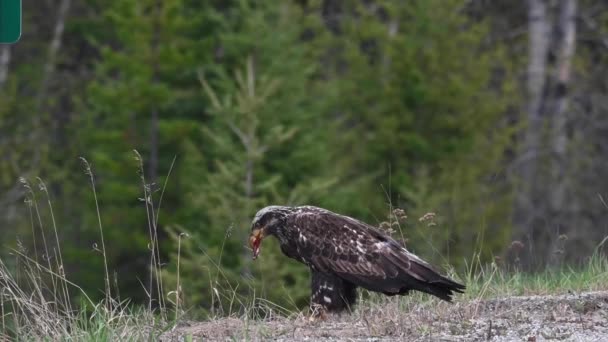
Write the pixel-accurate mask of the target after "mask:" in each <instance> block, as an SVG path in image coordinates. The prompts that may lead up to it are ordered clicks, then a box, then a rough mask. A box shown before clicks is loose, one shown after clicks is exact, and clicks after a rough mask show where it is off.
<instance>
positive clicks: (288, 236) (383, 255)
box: [249, 206, 465, 312]
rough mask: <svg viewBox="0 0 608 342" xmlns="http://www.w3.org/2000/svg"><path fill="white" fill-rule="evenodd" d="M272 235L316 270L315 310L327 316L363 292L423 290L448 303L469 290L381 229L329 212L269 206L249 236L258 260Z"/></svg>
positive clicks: (288, 252) (287, 251)
mask: <svg viewBox="0 0 608 342" xmlns="http://www.w3.org/2000/svg"><path fill="white" fill-rule="evenodd" d="M269 235H272V236H275V237H276V238H277V239H278V240H279V244H280V247H281V251H282V252H283V253H284V254H285V255H286V256H288V257H290V258H292V259H295V260H298V261H300V262H302V263H304V264H305V265H307V266H308V267H309V268H310V271H311V273H312V277H311V278H312V279H311V287H312V289H311V290H312V293H311V305H312V306H317V307H320V308H321V309H322V310H323V311H325V312H339V311H342V310H345V309H348V308H350V307H351V306H352V305H354V304H355V301H356V298H357V293H356V290H357V287H362V288H365V289H368V290H370V291H376V292H381V293H383V294H385V295H389V296H394V295H405V294H408V292H409V291H410V290H417V291H422V292H425V293H428V294H431V295H434V296H437V297H439V298H441V299H443V300H446V301H451V300H452V295H453V293H454V292H458V293H462V292H463V291H464V289H465V286H464V285H461V284H459V283H456V282H454V281H452V280H450V279H448V278H446V277H444V276H442V275H440V274H439V273H437V272H436V271H434V270H433V269H432V267H431V265H429V264H428V263H427V262H425V261H423V260H422V259H420V258H419V257H417V256H416V255H414V254H412V253H410V252H409V251H408V250H407V249H405V247H404V246H402V245H401V244H400V243H398V242H397V241H395V240H394V239H392V238H391V237H390V236H388V235H386V234H384V233H382V232H381V231H379V230H378V229H376V228H375V227H372V226H371V225H368V224H366V223H364V222H361V221H359V220H356V219H353V218H351V217H348V216H343V215H339V214H336V213H333V212H331V211H329V210H325V209H321V208H317V207H312V206H302V207H284V206H269V207H266V208H263V209H262V210H260V211H258V212H257V214H256V215H255V217H254V219H253V222H252V224H251V235H250V236H249V245H250V247H251V249H252V251H253V259H256V258H257V257H258V256H259V254H260V244H261V242H262V239H264V238H265V237H266V236H269Z"/></svg>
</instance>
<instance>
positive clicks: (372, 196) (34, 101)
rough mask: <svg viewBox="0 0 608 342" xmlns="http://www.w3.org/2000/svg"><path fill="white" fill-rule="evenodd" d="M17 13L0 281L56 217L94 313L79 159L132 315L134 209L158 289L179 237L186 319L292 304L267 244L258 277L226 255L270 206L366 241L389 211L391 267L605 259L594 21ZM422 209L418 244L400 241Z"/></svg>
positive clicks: (607, 10)
mask: <svg viewBox="0 0 608 342" xmlns="http://www.w3.org/2000/svg"><path fill="white" fill-rule="evenodd" d="M23 6H24V8H23V13H24V22H23V28H24V32H23V35H22V37H21V41H20V42H19V43H18V44H15V45H2V46H0V156H1V157H0V222H1V227H2V228H1V230H0V245H1V246H2V249H1V252H0V257H1V258H2V259H3V260H4V261H5V263H7V264H9V265H15V263H16V259H15V257H14V256H13V255H12V254H11V248H19V249H21V250H22V251H27V253H28V254H29V255H32V256H33V255H36V257H37V258H40V259H43V258H47V257H48V255H45V253H48V254H51V255H55V253H54V252H49V251H54V250H55V248H56V246H55V244H54V243H53V241H54V239H51V238H48V237H50V236H52V235H51V234H52V233H51V232H50V231H49V229H51V228H50V227H51V226H52V222H53V220H54V221H55V222H56V224H57V227H58V232H59V240H60V241H61V249H62V252H63V261H64V262H65V265H66V267H65V273H66V274H67V276H68V277H69V278H70V279H72V280H73V281H74V282H75V283H78V284H80V285H81V286H82V287H83V288H84V289H85V290H86V291H87V292H88V293H89V294H90V295H91V296H93V297H95V296H97V297H100V298H101V297H103V290H104V271H103V268H104V266H103V263H104V262H103V257H102V256H101V255H100V253H99V252H98V251H97V250H98V249H99V247H98V246H99V244H100V232H99V223H98V218H97V213H96V208H95V199H94V194H93V191H92V189H91V186H90V180H89V176H88V175H87V174H86V173H85V168H84V167H83V163H82V161H81V160H80V159H79V157H84V158H86V159H87V160H88V161H89V162H90V163H91V164H92V171H93V174H94V177H95V182H96V187H97V196H98V204H99V207H100V212H101V219H102V223H103V229H104V236H105V246H106V250H107V264H108V268H109V271H110V273H111V274H112V284H114V285H112V287H113V292H114V293H116V294H119V295H120V296H121V297H123V298H127V297H128V298H132V299H133V300H134V301H135V302H136V303H146V302H147V301H148V297H147V295H146V291H144V289H143V288H147V285H145V284H147V279H148V278H149V272H150V250H149V244H150V242H149V228H150V226H149V222H150V219H149V215H150V210H149V209H150V208H149V206H146V201H145V200H142V198H147V197H150V198H149V200H150V201H149V202H153V203H154V204H153V205H154V208H155V209H156V208H158V207H160V209H159V212H158V217H156V216H155V217H153V219H152V222H156V220H158V225H157V227H158V235H159V243H160V254H161V261H162V264H163V275H164V276H163V279H165V281H166V284H167V288H175V287H174V286H175V281H176V280H175V278H176V260H177V249H178V248H177V247H178V246H177V242H178V240H181V266H180V274H181V284H182V288H183V294H182V295H183V297H184V299H185V301H186V303H187V306H188V307H194V308H202V309H204V310H207V309H212V308H213V306H214V305H217V304H216V303H214V293H216V294H215V295H217V292H216V290H217V291H220V290H223V289H231V290H232V291H234V292H237V293H239V294H243V295H251V294H252V293H255V294H256V295H257V296H262V297H265V298H267V299H269V300H272V301H274V302H276V303H279V304H281V305H284V306H290V305H291V306H303V305H305V304H306V302H307V294H308V274H307V270H306V269H305V268H304V267H303V266H301V265H298V264H297V263H295V262H292V261H289V260H287V258H285V257H283V256H280V255H279V253H280V252H279V251H278V249H277V248H276V247H277V246H276V243H272V242H267V243H265V244H264V250H263V251H262V255H261V258H260V259H259V260H257V261H256V262H255V263H254V262H252V261H251V260H250V258H251V257H250V252H249V251H248V250H247V248H246V247H245V244H246V236H247V234H248V233H249V224H250V220H251V218H252V216H253V214H254V213H255V212H256V211H257V210H258V209H259V208H261V207H263V206H265V205H269V204H292V205H298V204H312V205H318V206H322V207H325V208H328V209H331V210H334V211H337V212H340V213H343V214H347V215H351V216H354V217H357V218H360V219H362V220H365V221H367V222H369V223H371V224H375V225H379V224H380V223H381V222H383V221H389V222H391V221H392V219H391V217H390V214H391V210H392V208H395V207H398V208H403V209H404V210H405V212H406V214H407V215H408V216H409V218H408V220H407V221H406V222H405V223H402V224H401V225H400V226H398V227H396V228H397V229H400V230H401V232H402V233H403V234H404V235H405V236H406V238H407V239H408V242H407V243H408V247H409V248H410V249H411V250H412V251H414V252H416V253H418V254H420V255H422V256H423V257H425V258H428V259H430V260H432V261H433V262H435V263H437V264H438V265H443V266H445V265H448V264H449V265H451V266H453V267H455V269H456V270H457V271H459V270H460V271H462V270H463V268H464V267H466V261H467V260H469V261H470V260H472V258H474V257H475V258H476V257H479V258H480V260H481V261H482V263H491V262H494V261H496V262H499V263H500V264H503V265H505V267H512V268H513V269H520V270H524V271H527V272H534V271H538V270H543V269H546V268H547V267H560V266H563V265H572V266H576V265H580V264H582V263H584V262H585V261H586V260H587V258H588V257H589V256H590V255H592V254H593V253H594V252H596V251H597V250H599V251H600V252H602V253H605V252H606V247H605V244H604V245H601V244H600V243H601V242H602V239H603V238H604V237H606V236H608V205H607V204H606V201H608V178H605V177H606V175H608V158H607V157H608V116H607V115H606V114H607V113H608V2H606V1H597V0H595V1H592V0H527V1H511V0H493V1H488V0H409V1H398V0H394V1H383V0H316V1H315V0H292V1H279V0H269V1H253V0H217V1H199V0H140V1H132V0H104V1H100V0H86V1H72V0H46V1H24V3H23ZM134 149H136V150H137V151H139V153H141V156H142V160H143V171H144V172H143V173H142V172H140V170H139V161H138V160H136V158H135V154H134V152H133V150H134ZM174 158H175V162H173V160H174ZM141 176H144V177H145V180H144V183H145V184H146V186H145V187H144V186H142V181H141V179H140V177H141ZM20 177H23V179H24V180H26V181H27V182H29V184H30V185H31V188H32V191H31V192H30V191H28V189H27V188H25V187H24V184H23V182H21V181H20ZM36 177H40V178H41V179H42V180H43V181H44V182H45V184H46V190H48V193H49V197H50V200H51V201H52V206H53V211H52V213H53V214H54V216H51V211H50V210H49V207H48V205H47V203H46V195H45V194H44V193H43V192H41V191H40V190H39V188H38V185H37V184H38V180H37V179H36ZM163 188H164V193H163V198H162V203H159V201H160V197H161V196H160V195H161V192H163V191H162V190H163ZM144 192H150V193H151V196H148V195H144ZM35 205H37V206H38V209H39V213H40V215H41V217H40V220H38V218H37V217H36V211H35V210H32V208H34V209H35ZM146 209H148V210H146ZM427 212H434V213H436V217H435V221H434V222H433V223H434V224H435V225H429V224H426V223H420V222H419V221H418V218H419V217H421V216H422V215H424V214H425V213H427ZM32 222H34V223H32ZM40 223H42V224H40ZM45 230H46V234H47V235H48V236H47V240H48V241H47V242H48V245H49V246H50V247H49V248H48V249H47V251H46V252H45V251H44V250H43V247H42V242H41V239H42V238H44V236H43V235H42V234H43V233H44V232H45ZM182 233H187V234H188V236H186V235H184V234H182ZM180 236H181V238H180ZM218 289H219V290H218ZM165 294H166V293H165ZM152 295H153V296H156V295H154V294H152Z"/></svg>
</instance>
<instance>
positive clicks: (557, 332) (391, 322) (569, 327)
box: [161, 291, 608, 342]
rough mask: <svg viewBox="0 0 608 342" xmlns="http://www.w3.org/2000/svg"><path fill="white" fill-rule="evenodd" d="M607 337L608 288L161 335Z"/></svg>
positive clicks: (224, 323) (183, 328) (382, 307)
mask: <svg viewBox="0 0 608 342" xmlns="http://www.w3.org/2000/svg"><path fill="white" fill-rule="evenodd" d="M190 339H192V340H193V341H226V340H229V341H234V340H237V341H241V340H247V341H532V342H536V341H539V342H540V341H608V291H600V292H587V293H580V294H574V293H569V294H564V295H545V296H525V297H524V296H522V297H506V298H497V299H490V300H475V301H469V302H458V303H455V304H447V303H443V302H437V301H429V302H426V303H424V304H420V305H411V306H409V307H407V308H403V306H402V305H399V302H398V300H387V301H386V302H385V303H382V304H377V303H376V304H368V305H366V304H363V305H361V307H360V308H359V309H357V310H356V311H355V312H353V313H352V314H343V315H340V316H330V317H329V318H328V319H327V320H325V321H322V322H310V321H309V320H308V319H307V318H306V317H304V316H299V317H296V318H293V319H287V318H277V319H272V320H266V321H252V320H243V319H237V318H224V319H220V320H215V321H208V322H184V323H181V325H179V326H177V327H176V328H175V329H173V330H172V331H169V332H167V333H165V334H164V335H163V336H161V340H162V341H188V340H190Z"/></svg>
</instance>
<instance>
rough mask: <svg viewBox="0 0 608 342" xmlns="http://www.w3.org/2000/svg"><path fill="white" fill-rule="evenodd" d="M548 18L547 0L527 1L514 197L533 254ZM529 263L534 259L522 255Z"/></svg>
mask: <svg viewBox="0 0 608 342" xmlns="http://www.w3.org/2000/svg"><path fill="white" fill-rule="evenodd" d="M549 27H550V25H549V18H548V16H547V6H546V4H545V2H544V0H529V1H528V30H529V33H528V36H529V37H528V59H529V60H528V75H527V76H528V77H527V91H528V105H527V111H526V117H525V119H524V121H525V122H526V123H527V126H526V129H525V131H524V133H523V136H522V145H521V148H520V155H521V157H520V158H521V159H522V160H523V161H522V163H521V179H520V187H519V191H518V193H517V196H516V198H515V200H516V203H515V214H514V224H515V229H516V231H515V238H516V239H523V240H526V241H524V243H525V244H526V245H527V247H528V248H527V251H528V255H529V256H531V255H532V250H531V248H532V243H533V242H532V238H531V229H532V225H533V224H534V213H535V212H537V211H538V209H537V208H535V205H536V203H537V202H536V200H535V198H536V197H537V194H536V193H537V186H536V183H537V182H536V181H537V173H538V164H539V163H538V158H539V155H540V146H541V140H542V109H543V103H544V99H545V83H546V75H547V55H548V52H549ZM522 259H523V260H522V261H523V262H524V263H526V264H528V265H524V266H525V267H527V266H529V264H530V262H531V260H529V257H528V258H525V257H522Z"/></svg>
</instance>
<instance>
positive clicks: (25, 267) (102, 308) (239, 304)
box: [0, 154, 608, 341]
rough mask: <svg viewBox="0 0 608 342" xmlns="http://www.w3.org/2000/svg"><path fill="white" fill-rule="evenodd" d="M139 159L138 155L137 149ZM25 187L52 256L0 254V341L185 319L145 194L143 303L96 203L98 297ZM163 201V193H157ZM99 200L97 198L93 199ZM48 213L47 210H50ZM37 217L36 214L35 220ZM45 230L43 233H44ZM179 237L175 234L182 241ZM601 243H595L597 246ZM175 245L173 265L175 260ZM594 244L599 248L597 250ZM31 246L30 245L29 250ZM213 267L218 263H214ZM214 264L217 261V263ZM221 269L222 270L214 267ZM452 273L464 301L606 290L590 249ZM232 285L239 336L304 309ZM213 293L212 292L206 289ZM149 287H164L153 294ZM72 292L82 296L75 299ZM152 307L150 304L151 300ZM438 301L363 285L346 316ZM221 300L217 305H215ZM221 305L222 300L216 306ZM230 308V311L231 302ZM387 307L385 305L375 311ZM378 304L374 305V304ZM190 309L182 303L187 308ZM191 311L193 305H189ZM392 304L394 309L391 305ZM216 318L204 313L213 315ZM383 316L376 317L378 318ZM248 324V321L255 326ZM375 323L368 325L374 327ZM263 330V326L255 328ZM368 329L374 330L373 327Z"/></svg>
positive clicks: (142, 335)
mask: <svg viewBox="0 0 608 342" xmlns="http://www.w3.org/2000/svg"><path fill="white" fill-rule="evenodd" d="M137 157H138V158H139V159H138V160H141V159H140V157H139V155H138V154H137ZM84 163H85V171H86V173H87V175H89V176H90V181H91V182H90V183H91V187H92V191H93V194H96V190H95V179H94V176H93V172H92V170H91V168H90V165H89V164H88V163H87V162H86V160H84ZM140 172H141V175H142V178H141V181H142V186H143V191H144V193H145V194H144V195H145V198H151V195H150V194H149V193H148V192H147V191H149V190H148V188H147V187H146V184H145V182H146V181H145V177H144V176H143V167H142V169H141V170H140ZM22 183H23V185H24V187H25V189H26V190H27V193H28V197H27V200H26V203H28V205H29V208H30V210H31V214H32V215H31V217H32V232H33V233H34V231H35V229H36V227H39V229H40V231H39V233H38V234H37V235H36V234H35V236H39V237H41V238H42V239H43V241H42V245H43V246H44V251H43V252H44V253H45V254H47V255H49V251H51V250H53V251H55V252H54V253H55V255H54V256H55V257H54V258H52V260H53V261H52V262H51V261H50V259H49V258H46V259H45V258H42V257H41V256H39V255H37V254H36V253H34V255H31V253H28V252H27V251H26V250H25V249H23V248H22V249H19V250H14V251H11V252H12V253H11V254H12V255H14V256H15V260H16V262H15V264H14V266H11V267H9V266H7V265H6V263H5V262H4V261H3V260H2V259H0V341H3V340H43V341H72V340H77V341H106V340H125V341H129V340H134V341H135V340H137V341H139V340H155V339H157V338H158V337H159V336H160V335H161V334H163V333H164V332H166V331H168V330H170V329H172V328H173V327H174V326H175V325H176V324H177V323H179V321H180V320H181V319H182V318H183V317H184V312H185V311H184V304H183V303H182V302H181V298H182V294H181V286H180V279H179V267H178V272H177V277H178V278H177V282H176V283H177V288H176V289H164V288H163V283H162V278H161V277H160V267H161V265H160V262H159V260H158V255H159V254H160V251H159V249H158V248H159V247H158V241H157V238H156V236H157V229H156V218H157V210H158V207H155V205H154V203H153V202H152V200H151V199H150V201H149V202H150V203H147V208H146V210H147V211H148V214H149V215H148V217H149V222H148V224H149V228H150V245H151V246H153V248H152V249H151V255H150V269H152V270H153V272H151V273H152V278H151V279H150V280H149V282H148V283H147V284H143V286H142V287H143V288H142V290H143V291H145V292H146V294H147V296H148V298H149V302H148V303H147V305H146V304H143V305H139V306H135V305H131V304H130V303H129V302H127V301H122V302H120V301H118V300H117V299H115V298H114V297H113V296H112V292H111V286H110V280H109V279H110V276H109V269H110V268H109V265H107V262H106V258H105V243H106V242H108V241H105V240H104V233H103V225H102V218H101V216H100V215H99V207H98V206H96V210H97V213H98V222H99V233H100V238H101V240H100V241H101V245H100V250H99V252H100V253H101V254H102V256H103V257H104V269H103V271H104V275H105V277H104V283H105V284H103V287H104V288H105V296H104V298H103V299H102V300H101V301H99V302H93V301H92V300H91V299H90V298H89V296H88V295H87V293H85V292H84V291H83V290H82V289H81V288H80V287H79V286H78V284H75V283H73V282H71V281H70V280H69V279H68V278H67V277H66V275H65V273H64V272H63V269H64V266H63V261H62V257H61V249H60V245H59V239H58V232H57V226H56V223H55V221H54V218H53V219H52V222H51V224H50V226H48V227H45V225H44V224H43V223H44V222H42V220H41V219H40V215H39V202H41V203H44V205H46V206H48V208H49V211H50V212H51V213H52V210H53V208H52V203H51V201H50V197H49V196H48V193H47V192H46V186H45V185H44V183H43V182H42V181H41V180H40V179H38V188H39V189H40V190H41V192H42V193H43V195H45V196H46V198H45V199H44V200H41V199H39V198H37V197H36V193H35V192H34V191H33V190H32V187H31V186H30V184H29V183H28V182H27V181H25V180H23V181H22ZM161 199H162V196H161ZM95 203H96V205H97V200H96V198H95ZM51 217H53V216H51ZM36 218H37V219H38V221H37V222H35V221H36ZM45 230H46V234H45ZM180 241H181V240H180ZM49 242H54V245H55V246H57V248H49V246H50V244H49ZM600 245H601V244H600ZM179 248H180V246H177V249H178V263H179ZM598 249H599V248H598ZM34 252H36V251H34ZM217 265H219V263H217ZM217 267H219V266H217ZM216 273H217V274H218V275H221V274H223V273H224V272H222V270H221V269H218V270H217V272H216ZM450 273H451V274H450V276H451V277H452V278H454V279H457V280H459V281H461V282H463V283H465V284H466V286H467V290H466V292H465V293H464V294H462V295H457V296H455V298H454V299H455V302H457V303H468V302H472V301H475V300H483V299H489V298H497V297H510V296H520V295H532V294H536V295H551V294H563V293H569V292H574V293H579V292H586V291H598V290H608V259H606V256H603V255H600V254H594V255H593V256H592V257H591V258H590V259H589V260H588V262H587V263H586V264H585V265H583V266H581V267H578V268H572V267H566V266H564V267H561V268H553V269H547V270H546V271H544V272H538V273H523V272H518V271H509V270H507V269H506V268H504V267H502V266H500V265H498V264H496V263H490V264H485V263H483V262H482V261H481V260H480V258H478V257H477V258H475V257H474V258H473V260H472V261H471V262H469V263H468V267H467V271H466V272H465V273H464V274H456V273H455V272H453V271H452V272H450ZM237 288H238V284H234V286H233V287H230V288H226V289H217V288H213V291H214V292H215V296H214V297H213V298H215V299H217V300H218V301H228V303H229V304H230V305H229V307H230V308H231V310H230V312H224V313H223V316H231V317H233V318H236V319H238V320H241V321H242V322H243V326H244V328H243V329H244V330H245V331H243V332H242V336H243V337H245V338H247V337H250V335H248V334H249V332H248V329H250V328H249V327H250V324H249V323H250V322H254V321H255V320H257V319H265V320H268V319H272V318H279V319H282V320H285V319H294V318H301V317H302V313H301V312H299V311H295V310H288V309H285V308H282V307H280V306H279V305H276V304H274V303H270V302H268V301H266V300H264V299H263V298H244V297H242V295H240V294H237V290H236V289H237ZM210 291H211V290H210ZM152 293H157V294H158V293H163V294H164V295H163V296H159V297H157V298H154V295H153V294H152ZM74 298H80V302H79V303H74ZM153 302H154V303H155V304H156V305H152V303H153ZM438 302H439V301H438V300H437V299H436V298H433V297H431V296H428V295H424V294H421V293H413V294H412V295H410V296H407V297H386V296H381V295H377V294H369V293H367V292H364V291H361V301H360V304H359V306H358V307H357V309H356V311H355V312H354V313H353V315H351V318H349V319H359V318H361V319H363V318H365V317H364V316H363V315H362V314H361V313H363V312H372V311H374V310H376V311H374V312H388V313H387V315H388V316H387V317H389V316H390V315H395V314H398V312H399V311H408V312H409V311H411V310H412V309H413V308H416V307H420V306H421V305H422V306H424V307H427V308H428V307H435V306H437V305H436V304H437V303H438ZM220 304H221V303H220ZM220 306H221V305H220ZM233 307H234V310H232V308H233ZM384 307H390V308H391V309H390V310H384V311H383V310H381V309H382V308H384ZM379 308H380V309H379ZM186 309H188V308H186ZM193 309H194V310H195V309H196V308H193ZM391 310H393V311H391ZM220 318H221V317H220V316H217V317H210V319H211V320H214V319H217V320H219V319H220ZM378 319H382V317H378ZM253 325H254V324H251V326H253ZM372 328H373V327H370V329H372ZM256 329H258V333H264V331H265V330H264V328H263V327H262V328H260V327H259V325H257V328H256ZM260 329H261V330H260ZM372 330H373V329H372Z"/></svg>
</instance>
